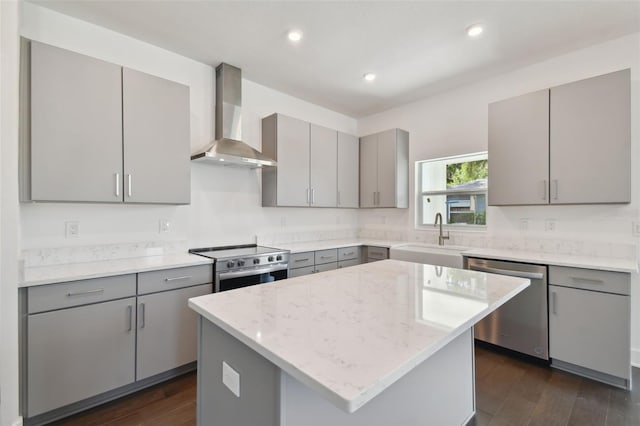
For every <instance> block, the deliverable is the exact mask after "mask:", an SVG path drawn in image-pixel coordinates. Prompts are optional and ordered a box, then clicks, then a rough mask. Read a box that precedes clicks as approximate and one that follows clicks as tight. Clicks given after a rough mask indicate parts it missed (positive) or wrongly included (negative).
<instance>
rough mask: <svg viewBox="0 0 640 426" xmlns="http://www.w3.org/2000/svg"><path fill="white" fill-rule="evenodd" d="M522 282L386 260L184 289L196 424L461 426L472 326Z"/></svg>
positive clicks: (469, 411)
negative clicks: (189, 312)
mask: <svg viewBox="0 0 640 426" xmlns="http://www.w3.org/2000/svg"><path fill="white" fill-rule="evenodd" d="M528 285H529V280H527V279H522V278H513V277H506V276H499V275H492V274H485V273H481V272H474V271H468V270H460V269H454V268H444V267H438V266H432V265H423V264H416V263H410V262H403V261H396V260H385V261H381V262H375V263H369V264H363V265H359V266H354V267H351V268H345V269H339V270H334V271H329V272H325V273H322V274H314V275H308V276H304V277H298V278H293V279H288V280H284V281H278V282H276V283H272V284H264V285H259V286H253V287H245V288H241V289H238V290H233V291H228V292H223V293H217V294H212V295H207V296H202V297H197V298H193V299H190V301H189V306H190V307H191V308H192V309H194V310H195V311H196V312H198V313H199V314H200V321H199V323H200V329H199V337H200V346H199V355H198V409H197V412H198V424H200V425H224V426H231V425H242V426H251V425H260V426H267V425H283V426H284V425H290V426H298V425H305V426H314V425H328V424H331V425H389V424H394V425H419V424H420V425H427V424H447V425H448V424H454V425H455V424H465V423H467V422H468V421H469V420H470V419H471V418H472V417H473V415H474V413H475V389H474V374H473V369H474V358H473V331H472V327H473V325H474V324H475V323H476V322H478V321H479V320H480V319H482V318H483V317H485V316H486V315H487V314H489V313H491V312H493V311H494V310H495V309H497V308H498V307H499V306H500V305H502V304H503V303H505V302H506V301H508V300H509V299H511V298H512V297H514V296H515V295H516V294H518V293H519V292H520V291H522V290H523V289H525V288H526V287H527V286H528Z"/></svg>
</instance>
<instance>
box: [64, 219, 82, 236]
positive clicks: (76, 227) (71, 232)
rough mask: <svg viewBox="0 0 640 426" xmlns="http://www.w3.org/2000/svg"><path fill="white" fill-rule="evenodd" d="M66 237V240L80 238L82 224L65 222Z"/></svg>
mask: <svg viewBox="0 0 640 426" xmlns="http://www.w3.org/2000/svg"><path fill="white" fill-rule="evenodd" d="M64 235H65V237H66V238H78V236H79V235H80V223H79V222H78V221H77V220H74V221H71V222H65V223H64Z"/></svg>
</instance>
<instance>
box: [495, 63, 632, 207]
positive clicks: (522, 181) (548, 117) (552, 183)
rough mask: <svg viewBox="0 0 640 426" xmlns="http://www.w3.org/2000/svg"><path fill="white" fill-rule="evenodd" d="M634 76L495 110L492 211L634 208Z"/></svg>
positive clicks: (626, 73) (621, 74)
mask: <svg viewBox="0 0 640 426" xmlns="http://www.w3.org/2000/svg"><path fill="white" fill-rule="evenodd" d="M630 97H631V90H630V70H628V69H627V70H622V71H617V72H614V73H610V74H605V75H602V76H598V77H593V78H589V79H586V80H581V81H577V82H574V83H569V84H565V85H562V86H558V87H553V88H551V89H549V90H541V91H539V92H534V93H530V94H527V95H523V96H519V97H517V98H513V99H507V100H505V101H500V102H495V103H492V104H490V105H489V182H490V184H489V204H490V205H533V204H594V203H628V202H630V200H631V198H630V193H631V124H630V123H631V106H630V105H631V100H630Z"/></svg>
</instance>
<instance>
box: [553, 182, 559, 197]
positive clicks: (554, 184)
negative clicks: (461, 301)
mask: <svg viewBox="0 0 640 426" xmlns="http://www.w3.org/2000/svg"><path fill="white" fill-rule="evenodd" d="M553 188H554V193H553V199H554V200H557V199H558V179H554V180H553Z"/></svg>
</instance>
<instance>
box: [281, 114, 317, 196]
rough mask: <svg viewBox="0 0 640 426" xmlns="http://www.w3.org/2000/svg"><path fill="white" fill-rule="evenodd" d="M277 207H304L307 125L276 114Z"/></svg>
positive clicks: (307, 156)
mask: <svg viewBox="0 0 640 426" xmlns="http://www.w3.org/2000/svg"><path fill="white" fill-rule="evenodd" d="M277 139H278V148H277V149H278V166H277V167H278V169H277V173H278V182H277V184H276V185H277V189H276V192H277V198H278V202H277V204H278V206H285V207H286V206H289V207H303V206H308V205H309V201H310V198H311V194H310V188H309V123H307V122H305V121H302V120H297V119H295V118H291V117H287V116H284V115H278V124H277Z"/></svg>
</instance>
